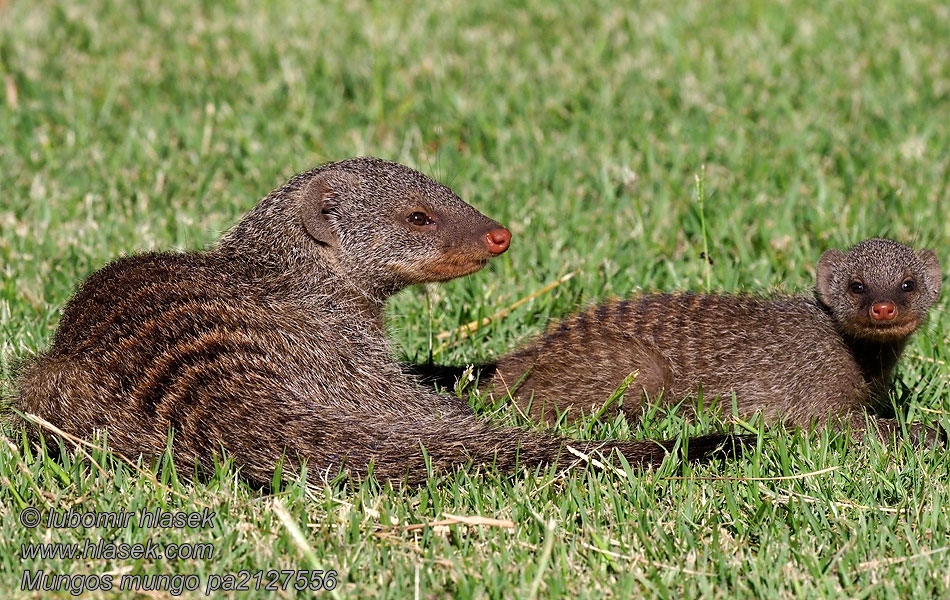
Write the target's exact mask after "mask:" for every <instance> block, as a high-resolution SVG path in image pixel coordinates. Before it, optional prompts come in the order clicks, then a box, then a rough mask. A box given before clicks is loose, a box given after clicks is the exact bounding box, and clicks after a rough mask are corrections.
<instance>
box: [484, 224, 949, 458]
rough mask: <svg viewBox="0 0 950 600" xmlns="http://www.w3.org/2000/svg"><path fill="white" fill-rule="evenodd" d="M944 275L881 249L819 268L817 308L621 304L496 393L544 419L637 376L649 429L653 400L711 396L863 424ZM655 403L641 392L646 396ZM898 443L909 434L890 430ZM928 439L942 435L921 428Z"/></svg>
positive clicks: (597, 311)
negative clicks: (897, 435) (647, 407)
mask: <svg viewBox="0 0 950 600" xmlns="http://www.w3.org/2000/svg"><path fill="white" fill-rule="evenodd" d="M941 280H942V276H941V271H940V263H939V261H938V259H937V256H936V255H935V254H934V253H933V252H932V251H930V250H921V251H919V252H914V251H913V250H911V249H910V248H908V247H907V246H904V245H902V244H899V243H897V242H894V241H890V240H885V239H869V240H866V241H863V242H861V243H860V244H858V245H856V246H854V247H853V248H851V249H850V250H849V251H848V252H847V253H843V252H841V251H839V250H829V251H827V252H825V253H824V255H822V257H821V259H820V260H819V262H818V277H817V286H816V293H815V295H814V297H806V296H778V297H772V298H763V297H753V296H741V295H740V296H730V295H717V294H689V293H684V294H658V295H656V294H654V295H645V296H642V297H639V298H635V299H632V300H624V301H620V302H608V303H605V304H601V305H599V306H595V307H593V308H590V309H588V310H585V311H583V312H581V313H579V314H577V315H574V316H572V317H569V318H567V319H565V320H564V321H562V322H561V323H560V324H557V325H555V326H554V327H553V328H552V329H551V330H550V331H549V332H548V333H547V334H546V335H544V336H542V337H541V338H540V339H538V340H536V341H535V342H534V343H531V344H529V345H528V346H527V347H525V348H522V349H521V350H519V351H516V352H514V353H512V354H510V355H508V356H505V357H503V358H502V359H501V360H500V361H498V363H497V365H495V370H494V373H493V374H491V372H488V374H489V380H488V385H487V388H488V389H489V390H491V391H492V392H493V393H495V394H498V393H502V394H505V393H507V392H508V391H509V390H510V391H511V393H512V397H513V398H514V399H515V401H516V402H517V404H518V406H519V407H521V408H522V410H525V411H530V412H531V414H532V415H534V416H535V417H536V418H539V419H541V420H552V419H553V418H555V415H557V414H558V413H559V412H564V411H568V413H569V414H568V416H569V417H575V416H577V415H578V414H579V411H580V410H581V409H584V410H587V411H591V410H592V409H597V408H598V407H600V406H602V405H603V404H604V402H605V401H606V400H607V399H608V398H609V397H610V395H611V394H612V393H613V392H614V391H615V390H617V388H618V387H619V386H620V385H621V383H622V382H623V381H624V379H625V378H626V377H627V376H628V375H630V374H631V373H633V372H634V371H638V374H637V376H636V378H635V379H634V380H633V383H632V384H631V386H630V387H629V388H628V390H630V391H633V392H634V393H630V392H629V391H628V393H626V395H625V397H624V399H623V406H622V409H623V411H624V412H625V413H626V415H627V416H628V417H629V418H633V419H636V418H639V416H640V413H641V411H642V409H643V404H644V402H643V400H644V395H645V396H646V397H647V398H649V399H653V400H656V399H657V397H658V396H659V395H660V394H661V392H662V402H663V403H665V404H675V403H678V402H680V401H682V400H683V399H684V398H686V397H688V396H690V395H695V394H696V393H697V392H698V390H700V389H701V390H702V394H703V397H704V399H706V400H705V401H706V402H708V401H710V400H712V399H714V398H716V397H721V406H722V409H723V412H725V413H731V408H732V393H733V392H735V402H736V404H737V409H738V416H740V417H742V418H749V417H751V416H752V415H753V414H756V413H761V415H762V416H763V418H764V420H765V421H766V422H784V423H786V424H790V425H794V426H808V425H818V426H821V425H823V424H826V423H827V422H828V421H829V419H831V420H832V421H837V422H838V424H839V425H845V426H850V428H851V429H852V431H853V432H855V433H856V435H857V436H858V437H860V436H861V435H863V431H864V430H865V429H866V423H867V417H868V413H869V412H870V413H876V414H877V415H887V413H888V409H889V408H890V402H889V400H888V398H887V392H888V391H889V389H890V384H891V378H892V374H893V371H894V366H895V365H896V363H897V361H898V358H899V357H900V355H901V352H902V351H903V349H904V346H905V344H906V343H907V340H908V338H909V336H910V335H911V334H912V333H913V332H914V331H915V330H916V329H917V328H918V327H920V326H921V324H922V323H923V322H924V321H925V319H926V317H927V312H928V309H929V308H930V307H931V306H932V305H933V304H934V302H936V301H937V298H938V296H939V294H940V286H941ZM637 392H642V393H637ZM877 424H878V426H879V427H878V428H879V432H880V433H882V434H886V435H889V434H890V432H892V431H894V429H895V427H896V422H894V421H891V420H885V419H877ZM916 435H917V436H918V437H919V436H921V435H923V436H924V437H927V438H929V439H931V441H932V438H933V437H934V436H936V433H935V432H932V431H929V430H927V431H924V430H923V428H920V427H919V426H917V432H916Z"/></svg>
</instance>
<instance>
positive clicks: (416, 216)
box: [406, 211, 434, 227]
mask: <svg viewBox="0 0 950 600" xmlns="http://www.w3.org/2000/svg"><path fill="white" fill-rule="evenodd" d="M406 220H407V221H409V223H410V224H411V225H415V226H416V227H424V226H426V225H431V224H432V223H434V221H433V220H432V219H430V218H429V215H427V214H425V213H424V212H419V211H416V212H414V213H412V214H411V215H409V216H408V217H406Z"/></svg>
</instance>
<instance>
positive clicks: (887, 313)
mask: <svg viewBox="0 0 950 600" xmlns="http://www.w3.org/2000/svg"><path fill="white" fill-rule="evenodd" d="M896 316H897V307H896V306H894V303H893V302H875V303H874V304H872V305H871V318H872V319H874V320H875V321H890V320H892V319H893V318H894V317H896Z"/></svg>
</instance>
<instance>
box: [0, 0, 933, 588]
mask: <svg viewBox="0 0 950 600" xmlns="http://www.w3.org/2000/svg"><path fill="white" fill-rule="evenodd" d="M631 4H632V6H621V5H618V4H614V3H612V2H606V1H600V0H596V1H593V2H566V1H560V2H542V1H536V0H529V1H527V2H500V1H496V0H486V1H482V2H462V1H459V0H443V1H442V2H431V1H426V2H417V3H412V4H411V5H410V4H409V3H398V2H396V3H386V2H378V3H364V2H321V3H308V4H306V5H305V4H304V3H300V2H294V1H290V0H276V1H273V2H267V3H259V2H251V1H250V0H226V1H224V2H210V1H202V2H191V1H186V0H169V1H167V2H144V1H141V0H137V1H132V0H129V1H120V0H115V1H109V0H90V1H87V2H81V3H80V2H69V1H66V0H62V1H50V0H6V1H0V387H2V389H3V390H4V391H5V392H6V393H9V391H10V376H11V373H12V369H13V367H14V365H15V364H16V363H17V361H19V360H23V359H27V358H29V357H30V356H32V355H33V354H34V353H36V352H38V351H41V350H42V349H43V348H44V347H46V345H47V344H48V343H49V340H50V339H51V336H52V334H53V332H54V331H55V327H56V324H57V321H58V319H59V315H60V312H61V309H62V307H63V304H64V303H65V302H66V300H67V299H68V298H69V296H70V294H71V292H72V290H73V288H74V286H75V285H76V283H77V282H78V281H80V280H81V279H82V278H83V277H85V276H87V275H88V274H90V273H91V272H93V271H94V270H95V269H97V268H99V267H101V266H102V265H103V264H105V263H106V262H107V261H108V260H110V259H111V258H113V257H116V256H118V255H121V254H126V253H131V252H136V251H140V250H145V249H157V248H162V249H167V248H178V249H192V248H200V247H202V246H205V245H207V244H209V243H211V242H213V241H214V240H215V239H216V238H217V237H218V236H219V235H220V233H221V232H222V231H224V230H226V229H227V228H228V227H229V226H230V225H231V224H233V223H234V222H235V221H236V220H237V218H238V217H239V216H240V215H241V214H242V213H243V212H245V211H247V210H248V209H249V208H250V207H251V206H253V205H254V203H255V202H256V200H257V199H259V198H260V197H262V196H264V195H265V194H266V193H267V192H268V191H269V190H271V189H272V188H273V187H275V186H276V185H278V184H279V183H281V182H282V181H284V180H285V179H287V178H289V177H290V176H292V175H293V174H294V173H296V172H300V171H303V170H305V169H307V168H309V167H311V166H314V165H317V164H320V163H323V162H327V161H330V160H336V159H339V158H344V157H348V156H354V155H365V154H370V155H376V156H381V157H384V158H388V159H391V160H397V161H399V162H403V163H406V164H408V165H411V166H413V167H415V168H418V169H420V170H421V171H423V172H425V173H427V174H429V175H431V176H433V177H435V178H437V179H439V180H440V181H442V182H443V183H446V184H448V185H450V186H451V187H453V188H454V189H455V190H456V191H457V192H458V193H459V194H460V195H461V196H462V197H463V198H464V199H466V200H467V201H468V202H470V203H471V204H473V205H475V206H476V207H477V208H479V209H480V210H481V211H482V212H484V213H486V214H488V215H490V216H492V217H493V218H495V219H497V220H499V221H500V222H502V223H504V224H506V225H507V226H508V227H509V228H510V229H511V230H512V232H513V234H514V238H513V242H512V247H511V250H510V251H509V252H508V253H507V254H505V255H504V256H503V257H502V258H500V259H496V260H495V261H494V262H493V263H492V264H491V265H490V266H489V267H488V268H487V269H485V270H484V271H482V272H480V273H478V274H475V275H473V276H471V277H468V278H465V279H463V280H458V281H454V282H451V283H448V284H445V285H440V286H432V287H429V288H427V289H422V288H415V289H411V290H409V291H406V292H403V293H402V294H400V295H399V296H397V297H396V298H395V299H394V300H393V301H392V302H391V304H390V306H389V309H388V315H389V331H390V336H391V338H392V340H393V346H394V349H395V352H396V354H397V358H399V359H401V360H409V361H426V360H430V359H431V360H434V361H435V362H440V363H455V364H465V363H472V362H478V361H482V360H486V359H490V358H491V357H494V356H498V355H499V354H500V353H503V352H505V351H506V350H508V349H510V348H514V347H516V346H517V345H518V344H520V343H523V342H524V341H526V340H528V339H530V337H531V336H533V335H535V334H537V333H539V332H541V331H543V329H544V327H545V324H546V323H547V322H548V320H549V319H551V318H556V317H560V316H565V315H568V314H570V313H571V312H572V311H574V310H576V309H577V308H578V307H581V306H585V305H587V304H589V303H591V302H594V301H597V300H601V299H605V298H608V297H614V296H621V297H622V296H625V295H628V294H630V293H633V292H635V291H637V290H696V291H700V290H705V289H713V290H723V291H730V292H733V291H754V292H770V291H790V292H806V293H807V292H808V291H809V290H810V289H811V287H812V286H813V281H814V275H815V264H816V262H817V260H818V257H819V256H820V255H821V252H822V251H824V250H825V249H827V248H831V247H841V248H844V247H847V246H849V245H851V244H853V243H855V242H857V241H860V240H861V239H863V238H866V237H872V236H887V237H892V238H895V239H898V240H901V241H904V242H907V243H911V244H913V245H915V246H917V247H930V248H933V249H934V250H936V252H937V253H938V255H940V256H941V258H942V261H943V264H944V269H945V272H946V268H947V267H946V265H947V264H948V263H950V259H948V256H947V255H948V252H947V249H948V247H950V244H948V242H950V210H948V209H950V55H948V52H947V41H948V40H950V8H948V7H947V6H946V5H945V4H940V3H933V2H921V1H909V2H901V3H897V2H893V3H874V4H873V5H870V4H867V3H864V2H859V1H857V0H847V1H846V0H841V1H833V2H819V1H814V2H797V1H785V2H775V3H768V2H725V3H715V2H701V1H699V0H687V1H683V2H661V1H657V0H650V1H644V2H637V3H631ZM697 181H701V182H702V185H703V188H704V194H703V202H702V203H701V202H700V194H698V185H697ZM707 249H708V253H709V256H710V257H711V258H712V261H711V264H710V262H707V261H706V260H704V259H703V258H701V256H700V254H701V253H702V252H704V251H705V250H707ZM567 275H572V276H571V277H570V278H567V277H566V276H567ZM561 280H563V283H561V284H560V285H557V286H554V287H551V288H550V289H547V290H545V288H546V287H547V286H548V285H549V284H551V283H552V282H558V281H561ZM542 290H545V291H542ZM532 296H533V297H532ZM528 297H532V298H531V300H530V301H527V302H523V303H520V304H519V305H518V306H517V307H516V308H514V309H512V310H511V311H509V312H507V313H504V314H503V316H501V317H499V318H496V319H494V320H492V322H491V323H489V324H487V325H485V326H482V327H480V328H478V329H477V330H476V331H475V332H474V333H473V335H471V336H468V337H465V338H464V339H462V338H460V337H459V336H457V335H449V336H445V335H440V334H442V333H444V332H452V331H453V330H455V329H456V328H458V327H460V326H462V325H464V324H466V323H469V322H472V321H476V320H479V319H482V318H484V317H486V316H491V315H495V314H496V313H498V312H499V311H502V310H504V309H506V308H507V307H509V306H511V305H513V304H515V303H518V302H519V300H522V299H524V298H528ZM948 306H950V294H948V293H944V294H943V299H942V300H941V301H940V302H939V303H938V304H937V305H936V307H935V308H934V310H933V312H932V317H931V319H930V321H929V323H928V325H927V326H926V327H925V328H924V329H923V330H922V331H920V332H919V333H918V334H917V335H916V336H915V337H914V339H913V341H912V342H911V344H910V345H909V347H908V349H907V352H906V355H905V359H904V360H903V361H902V363H901V367H900V369H899V375H898V379H899V382H900V383H899V386H898V390H897V394H896V396H895V402H899V403H901V405H902V411H903V413H904V414H906V415H907V418H908V419H909V420H914V421H922V422H925V423H928V424H931V425H934V426H937V425H941V424H942V425H943V426H944V427H950V416H948V415H950V367H948V361H950V351H948V341H950V312H948V310H947V309H948ZM455 393H459V394H462V395H463V397H465V398H467V399H468V400H469V401H470V402H471V404H472V406H473V407H474V408H475V409H476V411H478V412H479V413H480V414H481V415H483V416H484V418H486V419H493V420H495V421H496V422H498V423H515V424H519V425H523V426H525V427H538V425H536V424H533V423H528V422H526V421H525V420H524V419H523V418H522V417H520V416H519V415H518V413H517V411H515V410H514V409H512V408H511V407H510V406H509V405H508V404H506V403H504V402H499V403H497V404H495V405H488V404H486V402H485V400H484V399H481V398H479V397H478V396H477V395H476V394H473V393H470V392H469V391H467V390H456V391H455ZM727 427H732V426H727V425H724V424H722V423H721V422H717V421H716V420H715V418H713V417H709V418H706V417H705V416H704V417H703V418H701V419H700V420H699V421H698V422H694V423H688V422H684V421H683V419H682V418H681V417H680V416H678V415H675V414H663V413H661V412H658V413H655V414H652V415H651V416H650V417H649V418H648V419H646V420H645V421H644V422H643V423H627V422H626V421H624V420H623V419H618V420H616V421H614V420H607V421H604V420H598V421H593V420H590V419H589V420H588V421H586V422H582V423H579V424H569V425H562V426H561V427H560V428H559V429H560V430H561V431H562V432H563V433H565V434H566V435H572V436H583V435H589V436H591V437H594V438H623V437H658V436H670V437H675V436H678V435H680V434H682V433H684V432H685V433H690V434H698V433H702V432H704V431H710V430H712V429H717V428H718V429H723V428H727ZM752 429H756V427H755V426H754V425H753V426H752ZM4 433H5V435H6V438H7V441H4V442H3V443H2V444H0V500H2V501H0V591H6V590H9V594H6V593H5V594H3V595H4V596H5V597H19V596H20V595H22V596H24V597H36V598H39V597H47V595H46V594H44V593H43V592H41V591H36V592H32V593H31V592H28V591H24V592H20V591H19V589H20V585H21V582H22V580H23V574H24V572H25V571H29V572H30V573H35V572H36V571H37V570H39V569H43V570H45V572H47V573H50V572H51V573H56V574H92V575H96V576H97V577H105V576H111V577H113V578H114V579H115V581H116V583H115V587H116V589H117V588H118V581H119V579H120V577H121V576H122V575H124V574H131V575H142V576H156V575H169V576H171V575H176V574H177V575H181V576H186V575H195V576H196V577H195V579H196V580H198V581H200V587H199V589H198V590H196V591H194V592H187V591H186V592H184V594H183V595H185V596H189V595H190V596H202V595H204V591H205V590H206V589H207V586H208V585H209V583H210V582H212V581H213V580H215V579H214V576H216V575H221V576H223V575H226V574H229V573H231V574H234V573H238V572H240V571H242V570H248V571H250V572H251V573H255V572H257V571H259V570H263V571H265V572H266V571H268V570H271V569H275V570H281V569H285V570H286V569H297V570H301V569H306V570H322V571H327V570H330V569H333V570H335V571H336V572H337V574H338V577H337V580H336V584H337V585H336V588H335V589H334V590H333V591H331V592H327V591H323V592H320V594H323V595H327V596H329V597H341V598H342V597H367V598H403V597H419V598H449V597H453V598H472V597H474V598H483V597H491V598H548V597H562V596H563V597H570V598H600V597H617V598H626V597H631V596H639V595H643V596H655V597H671V598H695V597H700V596H702V597H705V598H735V597H738V598H753V597H755V598H761V597H764V598H839V597H849V598H931V597H948V596H950V483H948V482H950V461H948V460H947V458H948V457H947V450H946V449H944V448H939V449H936V450H923V449H915V448H914V447H912V446H910V445H909V444H905V443H901V442H892V443H888V444H879V443H868V444H867V445H859V444H854V443H851V442H850V441H849V440H847V439H845V438H844V437H842V436H836V435H833V434H828V433H808V432H795V431H784V430H781V429H774V430H770V431H765V432H763V433H761V434H760V437H759V440H758V444H757V447H756V448H755V449H754V450H753V451H750V452H748V453H746V454H745V455H744V456H742V457H741V458H739V459H737V460H732V461H715V462H713V463H711V464H708V465H700V466H693V465H684V464H681V463H679V462H677V461H676V460H673V459H671V460H667V461H666V462H664V463H663V464H662V465H661V466H659V467H656V468H653V469H648V470H645V471H627V470H622V469H621V470H619V471H614V470H608V471H601V470H596V469H585V468H583V467H578V468H575V469H573V470H571V471H569V472H568V473H566V474H557V473H556V472H554V471H551V470H547V471H540V472H522V473H520V474H516V475H506V474H499V473H497V472H494V471H493V470H491V469H482V470H477V469H472V468H470V469H465V470H461V471H459V472H458V473H455V474H451V475H445V476H438V477H433V478H431V479H430V480H429V481H428V482H427V484H426V485H425V486H423V487H421V488H406V489H402V488H398V487H397V488H396V489H392V488H391V487H389V486H382V485H379V484H377V483H375V482H372V481H370V482H363V483H358V482H346V481H337V482H335V483H333V485H330V486H324V487H321V488H319V489H311V490H308V489H307V488H306V487H305V486H304V485H303V483H302V482H301V481H290V482H288V483H286V484H285V485H283V486H279V487H278V488H277V489H275V490H273V491H272V492H270V493H266V494H264V493H261V492H259V491H256V490H253V489H249V488H248V487H247V486H245V485H244V484H243V483H242V482H241V481H240V479H238V478H237V477H236V476H235V475H234V473H233V472H232V471H231V470H229V469H228V465H222V467H221V469H220V472H219V473H218V474H217V475H216V476H215V477H213V478H212V479H210V480H209V481H205V482H202V483H198V484H189V483H186V482H183V481H181V480H180V479H179V478H178V477H177V474H176V473H175V472H174V470H173V469H171V468H169V467H168V465H167V464H165V465H148V464H145V465H142V464H136V465H128V464H124V463H121V462H119V461H117V460H116V459H114V458H113V457H112V456H111V455H109V454H107V453H106V452H104V451H102V450H101V449H97V448H84V449H82V450H76V449H74V448H73V447H72V446H67V451H65V452H63V453H61V456H60V457H59V458H55V459H54V458H50V457H49V456H47V455H46V453H45V452H42V451H41V452H37V451H36V449H34V448H30V447H29V446H28V445H26V444H24V442H23V440H22V437H21V433H22V431H21V429H20V428H19V427H16V426H7V427H5V428H4ZM49 443H51V444H55V443H56V442H55V441H53V440H52V439H51V440H49ZM27 507H34V508H36V509H38V510H39V511H40V512H41V513H42V514H43V515H44V517H45V516H46V515H48V514H50V513H51V511H52V512H53V513H54V514H60V513H62V512H68V511H69V510H70V509H73V510H74V511H77V510H78V511H98V512H104V511H130V512H133V513H135V514H136V515H140V514H141V513H142V512H143V511H146V510H148V511H154V510H155V509H161V510H165V511H172V512H178V511H183V512H195V511H198V512H200V511H202V510H203V509H207V510H209V511H213V512H215V514H216V517H215V520H214V523H213V526H209V527H205V528H183V529H174V528H172V529H161V528H155V527H139V526H137V525H136V524H135V523H133V524H132V525H131V526H127V527H121V526H112V527H109V526H104V527H93V528H90V529H85V528H75V529H68V528H67V529H49V528H47V527H44V526H41V527H38V528H36V529H29V528H27V527H25V526H23V525H22V519H23V514H24V513H23V510H24V508H27ZM440 522H441V523H443V524H441V525H440V524H439V523H440ZM86 540H91V541H92V542H93V543H96V542H98V541H99V540H105V541H115V542H124V543H143V544H144V543H146V541H147V540H152V541H153V542H155V543H159V544H161V545H163V546H164V545H167V544H171V543H176V544H180V543H186V544H211V545H212V546H213V557H212V558H210V559H208V558H188V559H174V560H173V559H169V558H165V559H161V560H158V559H150V558H127V559H121V558H111V559H110V558H94V559H93V558H87V559H65V558H48V559H30V558H26V557H24V556H23V555H22V548H21V545H22V544H28V543H34V542H49V543H56V542H63V543H74V542H75V543H80V544H84V543H85V541H86ZM183 580H184V578H179V579H178V580H177V581H178V582H181V581H183ZM285 580H286V579H282V580H281V581H280V582H278V588H279V587H280V585H281V584H282V583H283V582H284V581H285ZM96 581H101V579H96ZM256 583H257V580H255V579H251V580H250V583H249V585H250V587H254V586H255V584H256ZM266 583H267V577H266V575H265V577H264V580H263V582H262V586H261V587H263V584H266ZM292 586H293V581H292V580H290V582H289V587H288V588H287V589H286V590H281V589H278V590H277V591H265V590H263V589H261V590H259V591H254V592H249V593H237V592H227V591H218V592H214V593H213V594H212V597H222V598H224V597H235V596H239V597H246V596H250V597H257V596H260V597H266V598H280V597H291V596H293V595H294V591H293V588H292ZM174 591H175V590H165V591H159V592H151V593H150V594H149V595H148V596H147V597H152V598H165V597H171V596H172V595H173V592H174ZM115 594H116V592H114V591H113V592H104V591H102V590H95V591H89V592H87V593H86V594H85V595H84V596H83V597H90V598H93V597H114V596H115ZM61 595H62V596H63V597H70V593H69V592H68V591H65V592H62V593H61Z"/></svg>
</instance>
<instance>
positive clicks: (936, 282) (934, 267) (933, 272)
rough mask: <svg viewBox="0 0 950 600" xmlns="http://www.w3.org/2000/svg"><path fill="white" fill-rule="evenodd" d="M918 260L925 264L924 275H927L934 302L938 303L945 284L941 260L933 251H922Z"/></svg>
mask: <svg viewBox="0 0 950 600" xmlns="http://www.w3.org/2000/svg"><path fill="white" fill-rule="evenodd" d="M917 258H919V259H920V262H922V263H924V273H926V274H927V289H928V291H929V292H930V293H931V294H933V296H932V297H931V301H932V302H936V301H937V298H939V297H940V286H941V284H942V283H943V273H942V272H941V268H940V259H939V258H937V253H936V252H934V251H933V250H921V251H920V252H918V253H917Z"/></svg>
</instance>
